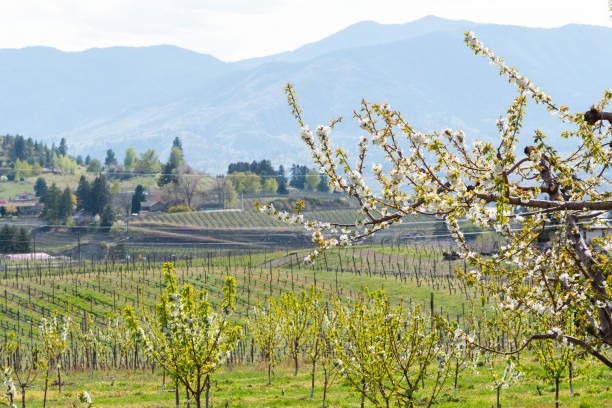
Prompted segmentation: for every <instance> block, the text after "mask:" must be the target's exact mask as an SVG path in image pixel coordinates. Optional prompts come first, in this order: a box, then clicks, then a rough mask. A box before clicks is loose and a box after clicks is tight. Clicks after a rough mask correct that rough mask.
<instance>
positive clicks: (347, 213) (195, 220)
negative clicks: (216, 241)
mask: <svg viewBox="0 0 612 408" xmlns="http://www.w3.org/2000/svg"><path fill="white" fill-rule="evenodd" d="M356 215H357V211H356V210H350V209H345V210H321V211H308V212H305V213H304V217H305V218H307V219H313V220H323V221H327V222H337V223H349V222H351V221H352V220H354V219H355V216H356ZM140 224H146V225H155V224H158V225H168V226H193V227H201V228H253V229H259V228H288V227H287V224H285V223H283V222H280V221H278V220H275V219H274V218H271V217H267V216H265V215H263V214H261V213H260V212H258V211H255V210H218V211H194V212H187V213H177V214H156V215H150V216H147V217H145V218H144V219H142V220H140V219H139V220H138V221H136V223H135V225H140Z"/></svg>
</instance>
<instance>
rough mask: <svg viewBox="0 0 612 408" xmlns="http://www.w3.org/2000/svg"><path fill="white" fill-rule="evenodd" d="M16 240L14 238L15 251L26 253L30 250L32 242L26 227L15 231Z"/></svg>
mask: <svg viewBox="0 0 612 408" xmlns="http://www.w3.org/2000/svg"><path fill="white" fill-rule="evenodd" d="M14 237H15V238H14V240H13V249H12V250H13V252H17V253H21V254H25V253H28V252H30V251H31V250H32V249H31V243H30V234H29V233H28V231H27V230H26V229H25V228H24V227H20V228H19V229H18V230H17V229H16V231H15V232H14Z"/></svg>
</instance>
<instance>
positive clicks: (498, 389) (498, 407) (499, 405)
mask: <svg viewBox="0 0 612 408" xmlns="http://www.w3.org/2000/svg"><path fill="white" fill-rule="evenodd" d="M500 390H501V388H500V387H497V405H496V407H497V408H501V404H500V403H499V391H500Z"/></svg>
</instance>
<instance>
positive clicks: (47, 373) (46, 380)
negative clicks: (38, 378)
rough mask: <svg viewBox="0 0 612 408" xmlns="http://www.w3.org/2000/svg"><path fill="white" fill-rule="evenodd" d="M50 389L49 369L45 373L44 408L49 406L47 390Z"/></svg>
mask: <svg viewBox="0 0 612 408" xmlns="http://www.w3.org/2000/svg"><path fill="white" fill-rule="evenodd" d="M48 388H49V369H48V368H47V372H46V373H45V393H44V395H43V408H46V406H47V389H48Z"/></svg>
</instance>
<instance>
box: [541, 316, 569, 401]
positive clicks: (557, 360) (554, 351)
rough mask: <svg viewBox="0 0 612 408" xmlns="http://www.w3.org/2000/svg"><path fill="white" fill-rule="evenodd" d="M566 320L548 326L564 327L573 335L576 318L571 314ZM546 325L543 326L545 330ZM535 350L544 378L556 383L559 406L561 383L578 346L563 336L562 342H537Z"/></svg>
mask: <svg viewBox="0 0 612 408" xmlns="http://www.w3.org/2000/svg"><path fill="white" fill-rule="evenodd" d="M569 317H570V319H567V320H566V321H565V322H559V323H557V324H554V323H552V322H551V323H549V324H548V325H547V326H546V327H553V328H554V327H562V330H563V332H564V333H567V334H568V335H573V332H574V319H573V316H569ZM546 327H544V328H542V330H544V329H545V328H546ZM535 352H536V355H537V356H538V360H539V363H540V365H541V366H542V368H543V369H544V378H545V379H546V380H549V381H552V382H554V384H555V408H559V385H560V383H561V380H562V379H563V378H564V377H565V375H566V374H569V373H570V370H571V368H570V366H571V365H572V363H573V361H574V360H575V359H576V357H577V355H576V347H575V346H574V345H573V344H571V343H568V341H567V340H566V339H565V338H563V339H562V341H561V342H558V341H555V340H542V341H539V342H537V343H536V346H535Z"/></svg>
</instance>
